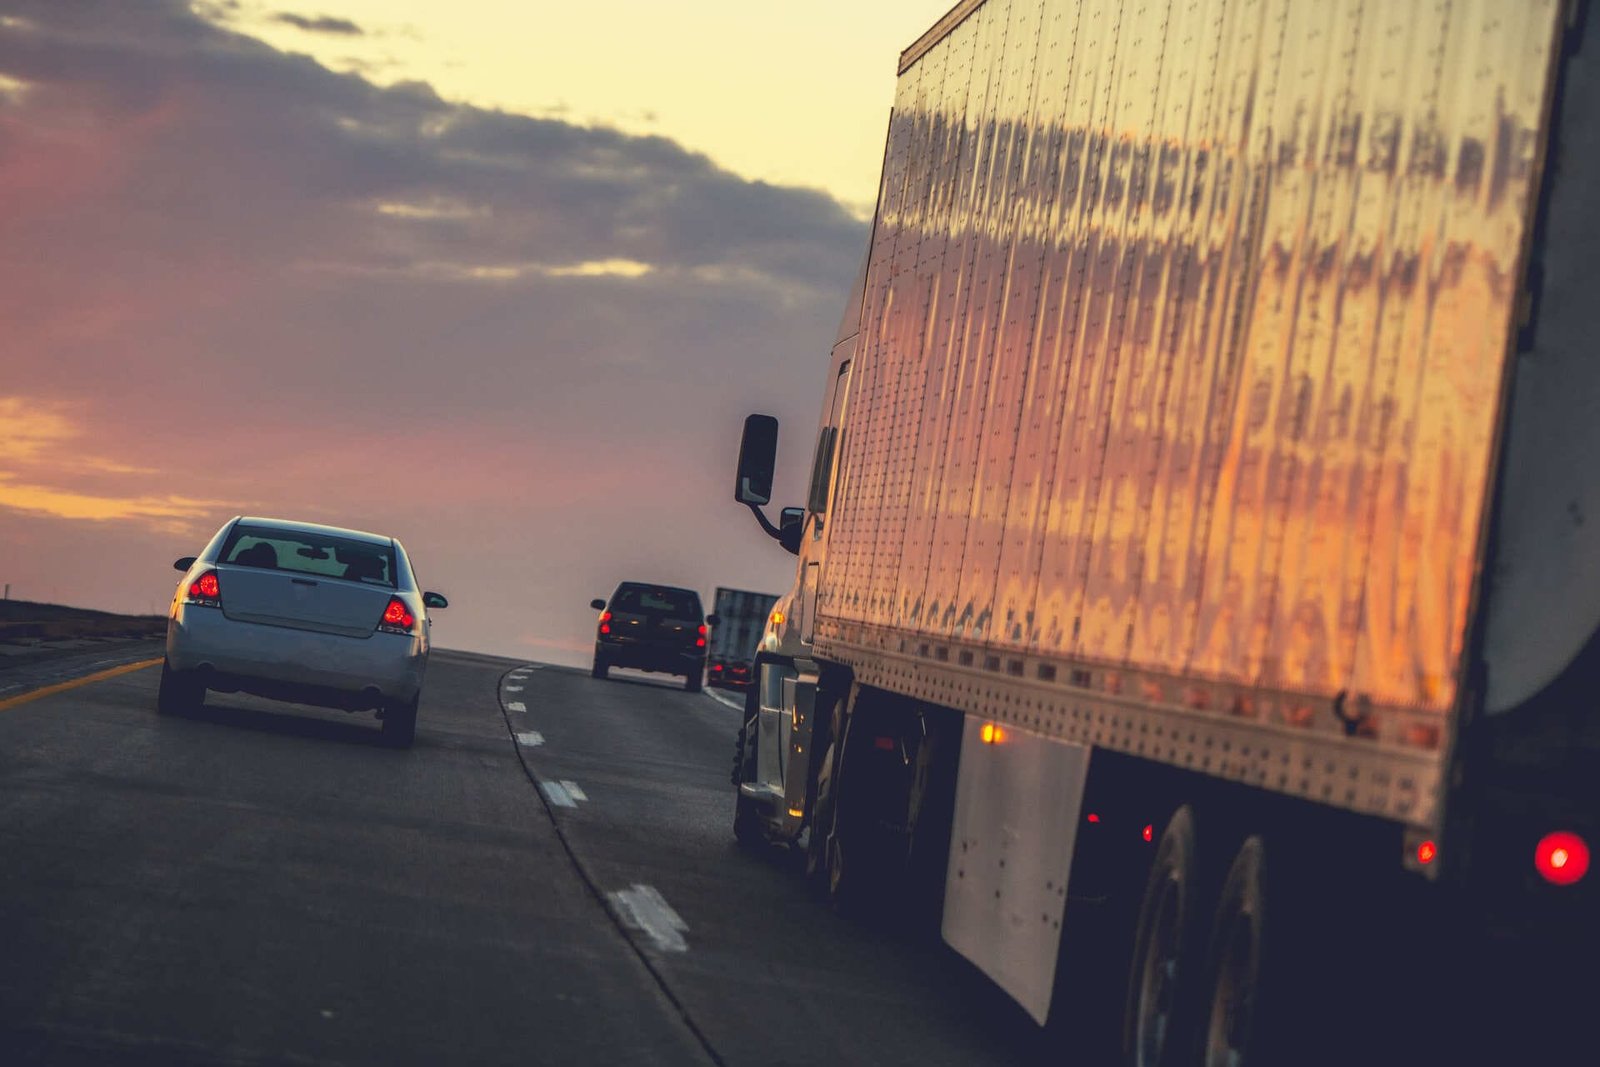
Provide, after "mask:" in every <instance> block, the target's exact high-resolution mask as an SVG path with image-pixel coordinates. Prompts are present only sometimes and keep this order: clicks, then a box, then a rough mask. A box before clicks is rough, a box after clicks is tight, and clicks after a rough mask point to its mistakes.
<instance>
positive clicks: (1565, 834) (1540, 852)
mask: <svg viewBox="0 0 1600 1067" xmlns="http://www.w3.org/2000/svg"><path fill="white" fill-rule="evenodd" d="M1533 866H1534V869H1535V870H1537V871H1538V872H1539V876H1540V877H1541V878H1543V879H1544V880H1545V881H1547V882H1549V883H1550V884H1551V885H1576V884H1577V883H1579V882H1581V881H1583V876H1584V875H1586V874H1588V873H1589V843H1588V842H1587V841H1585V840H1584V839H1583V838H1581V837H1579V836H1578V835H1577V834H1575V833H1572V832H1571V831H1569V830H1557V831H1555V832H1554V833H1549V834H1545V835H1544V836H1543V837H1541V838H1540V839H1539V844H1538V845H1537V846H1536V847H1535V848H1534V850H1533Z"/></svg>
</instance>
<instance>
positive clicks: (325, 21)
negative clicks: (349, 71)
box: [272, 11, 362, 37]
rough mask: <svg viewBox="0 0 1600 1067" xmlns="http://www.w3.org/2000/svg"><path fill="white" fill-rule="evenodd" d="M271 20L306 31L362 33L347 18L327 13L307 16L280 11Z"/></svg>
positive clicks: (347, 34) (356, 35)
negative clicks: (314, 16)
mask: <svg viewBox="0 0 1600 1067" xmlns="http://www.w3.org/2000/svg"><path fill="white" fill-rule="evenodd" d="M272 21H273V22H281V23H283V24H284V25H286V26H293V27H295V28H296V29H299V30H304V31H306V32H307V33H332V34H338V35H340V36H344V37H360V36H361V35H362V30H361V27H360V26H357V25H356V24H355V23H354V22H351V21H350V20H349V19H341V18H333V17H331V16H328V15H322V16H319V17H317V18H307V17H306V16H304V15H295V14H292V13H290V12H287V11H280V12H278V13H276V14H274V15H273V16H272Z"/></svg>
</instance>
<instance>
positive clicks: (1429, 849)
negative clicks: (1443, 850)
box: [1417, 841, 1439, 867]
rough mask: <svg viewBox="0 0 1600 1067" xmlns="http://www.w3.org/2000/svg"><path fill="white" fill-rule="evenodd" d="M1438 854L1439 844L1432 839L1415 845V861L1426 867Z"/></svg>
mask: <svg viewBox="0 0 1600 1067" xmlns="http://www.w3.org/2000/svg"><path fill="white" fill-rule="evenodd" d="M1438 856H1439V846H1438V845H1436V844H1434V843H1433V842H1432V841H1424V842H1423V843H1422V844H1420V845H1418V846H1417V862H1418V863H1420V864H1422V865H1423V866H1424V867H1426V866H1427V865H1428V864H1430V863H1432V862H1433V861H1434V860H1435V859H1437V858H1438Z"/></svg>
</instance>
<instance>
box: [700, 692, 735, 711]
mask: <svg viewBox="0 0 1600 1067" xmlns="http://www.w3.org/2000/svg"><path fill="white" fill-rule="evenodd" d="M702 692H704V693H705V695H706V696H708V697H710V698H711V699H712V700H715V701H716V702H717V703H718V704H721V705H722V706H723V707H725V708H732V709H733V710H734V711H743V710H744V698H743V697H736V696H734V695H733V694H732V693H724V692H722V691H721V690H719V689H705V690H702Z"/></svg>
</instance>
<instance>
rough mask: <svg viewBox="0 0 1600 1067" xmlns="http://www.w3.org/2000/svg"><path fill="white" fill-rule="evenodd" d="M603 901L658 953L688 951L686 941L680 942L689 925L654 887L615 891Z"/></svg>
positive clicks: (634, 887)
mask: <svg viewBox="0 0 1600 1067" xmlns="http://www.w3.org/2000/svg"><path fill="white" fill-rule="evenodd" d="M606 900H607V902H609V903H610V905H611V908H612V910H613V911H615V912H616V913H617V918H619V919H621V920H622V923H623V925H624V926H628V927H631V928H632V929H635V930H638V931H639V932H641V933H642V934H644V935H645V936H646V937H648V938H649V939H650V941H651V943H653V944H654V945H655V947H656V948H657V949H659V950H660V951H662V952H687V951H688V950H689V942H687V941H685V940H684V939H683V935H684V934H686V933H688V932H689V924H688V923H686V922H684V921H683V918H682V917H681V916H679V914H678V913H677V912H675V911H673V910H672V906H671V905H670V904H668V903H667V901H666V898H664V897H663V896H662V895H661V894H660V893H659V892H658V891H657V890H656V888H655V886H650V885H638V884H635V885H634V886H632V887H631V888H629V889H616V890H613V891H612V892H610V893H607V894H606Z"/></svg>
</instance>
